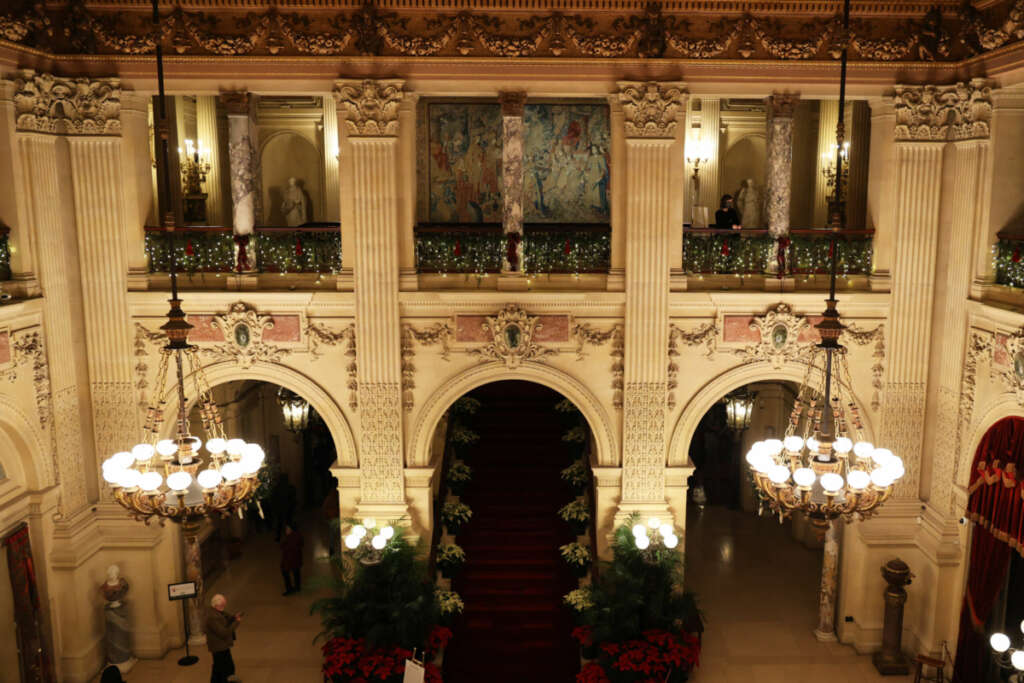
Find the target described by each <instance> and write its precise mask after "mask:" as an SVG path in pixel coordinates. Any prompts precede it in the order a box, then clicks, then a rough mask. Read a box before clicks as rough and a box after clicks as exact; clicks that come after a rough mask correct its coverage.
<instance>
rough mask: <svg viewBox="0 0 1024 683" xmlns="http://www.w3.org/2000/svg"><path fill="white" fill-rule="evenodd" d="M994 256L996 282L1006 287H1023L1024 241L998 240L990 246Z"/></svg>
mask: <svg viewBox="0 0 1024 683" xmlns="http://www.w3.org/2000/svg"><path fill="white" fill-rule="evenodd" d="M992 251H993V252H994V258H995V269H996V283H997V284H1000V285H1006V286H1007V287H1024V258H1022V256H1021V255H1022V254H1024V242H1021V241H1018V240H1004V239H1001V240H999V244H997V245H995V246H994V247H993V248H992Z"/></svg>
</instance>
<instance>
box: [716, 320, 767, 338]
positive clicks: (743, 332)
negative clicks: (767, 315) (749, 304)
mask: <svg viewBox="0 0 1024 683" xmlns="http://www.w3.org/2000/svg"><path fill="white" fill-rule="evenodd" d="M752 322H754V316H752V315H727V316H725V321H724V322H723V324H722V327H723V330H722V339H723V341H727V342H755V343H756V342H759V341H761V334H760V333H759V332H758V331H757V330H752V329H750V323H752Z"/></svg>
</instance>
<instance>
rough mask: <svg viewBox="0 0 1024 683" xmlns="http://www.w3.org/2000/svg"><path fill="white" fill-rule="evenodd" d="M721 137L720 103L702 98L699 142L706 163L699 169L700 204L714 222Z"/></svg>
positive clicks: (717, 197)
mask: <svg viewBox="0 0 1024 683" xmlns="http://www.w3.org/2000/svg"><path fill="white" fill-rule="evenodd" d="M721 137H722V101H721V100H719V99H717V98H715V99H710V98H702V99H701V101H700V140H701V144H702V145H703V146H704V149H705V150H707V152H708V161H707V163H706V164H702V165H701V169H700V197H699V199H700V203H699V204H698V206H706V207H708V213H709V214H710V216H709V219H710V220H714V218H715V211H717V210H718V201H719V199H720V197H719V190H718V180H719V179H718V161H719V157H720V156H721V155H720V151H721V150H719V148H718V144H719V142H720V141H721Z"/></svg>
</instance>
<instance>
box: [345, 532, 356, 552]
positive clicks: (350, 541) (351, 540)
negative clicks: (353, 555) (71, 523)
mask: <svg viewBox="0 0 1024 683" xmlns="http://www.w3.org/2000/svg"><path fill="white" fill-rule="evenodd" d="M345 547H346V548H348V549H349V550H355V549H356V548H358V547H359V537H358V536H356V535H355V534H349V535H348V536H346V537H345Z"/></svg>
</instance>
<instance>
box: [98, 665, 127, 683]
mask: <svg viewBox="0 0 1024 683" xmlns="http://www.w3.org/2000/svg"><path fill="white" fill-rule="evenodd" d="M100 683H124V677H123V676H122V675H121V670H120V669H118V668H117V667H116V666H114V665H113V664H111V665H110V666H108V667H107V668H106V669H104V670H103V675H102V676H100Z"/></svg>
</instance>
